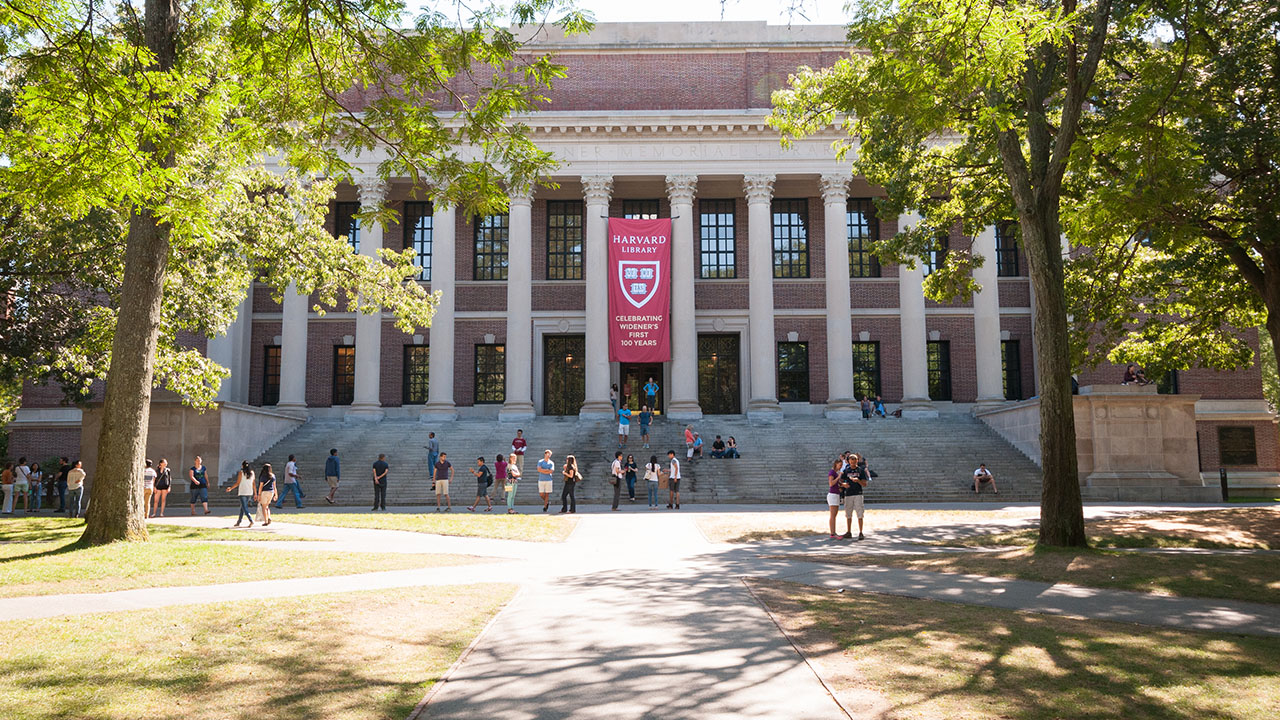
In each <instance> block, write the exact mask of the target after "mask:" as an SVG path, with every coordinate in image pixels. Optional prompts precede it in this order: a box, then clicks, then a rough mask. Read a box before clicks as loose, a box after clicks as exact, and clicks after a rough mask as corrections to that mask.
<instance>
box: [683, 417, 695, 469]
mask: <svg viewBox="0 0 1280 720" xmlns="http://www.w3.org/2000/svg"><path fill="white" fill-rule="evenodd" d="M684 448H685V450H686V451H687V452H686V453H685V459H687V460H692V459H693V426H692V425H685V426H684Z"/></svg>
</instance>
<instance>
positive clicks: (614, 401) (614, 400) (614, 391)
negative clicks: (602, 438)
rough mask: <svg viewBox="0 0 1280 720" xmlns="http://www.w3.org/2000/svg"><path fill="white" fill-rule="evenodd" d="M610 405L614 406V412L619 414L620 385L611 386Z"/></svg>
mask: <svg viewBox="0 0 1280 720" xmlns="http://www.w3.org/2000/svg"><path fill="white" fill-rule="evenodd" d="M609 404H611V405H613V411H614V412H615V413H616V412H618V383H614V384H612V385H610V386H609Z"/></svg>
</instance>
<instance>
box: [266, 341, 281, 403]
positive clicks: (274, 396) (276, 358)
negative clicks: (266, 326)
mask: <svg viewBox="0 0 1280 720" xmlns="http://www.w3.org/2000/svg"><path fill="white" fill-rule="evenodd" d="M262 404H263V405H264V406H268V407H269V406H271V405H279V404H280V346H279V345H264V346H263V347H262Z"/></svg>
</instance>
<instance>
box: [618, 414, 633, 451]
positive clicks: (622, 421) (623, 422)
mask: <svg viewBox="0 0 1280 720" xmlns="http://www.w3.org/2000/svg"><path fill="white" fill-rule="evenodd" d="M630 435H631V408H625V407H624V408H622V409H621V410H619V411H618V447H625V446H626V444H627V437H628V436H630Z"/></svg>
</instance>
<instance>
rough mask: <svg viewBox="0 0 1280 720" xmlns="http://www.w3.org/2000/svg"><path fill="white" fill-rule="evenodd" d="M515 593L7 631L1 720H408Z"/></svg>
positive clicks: (169, 614) (486, 591) (351, 600)
mask: <svg viewBox="0 0 1280 720" xmlns="http://www.w3.org/2000/svg"><path fill="white" fill-rule="evenodd" d="M514 592H515V588H514V587H512V586H508V585H474V586H455V587H443V588H430V589H427V588H411V589H403V590H390V591H374V592H361V593H348V594H334V595H317V596H310V597H304V598H284V599H271V600H260V601H240V602H236V603H234V604H228V603H222V604H220V605H217V606H212V605H210V606H183V607H172V608H163V609H157V610H143V611H136V612H123V613H111V614H98V615H82V616H76V617H67V618H56V619H48V620H23V621H21V622H8V623H3V624H0V628H2V630H0V676H3V677H4V682H3V683H0V717H3V718H6V720H81V719H84V718H93V719H94V720H137V719H138V718H147V719H148V720H224V719H225V718H271V720H304V719H308V720H309V719H310V718H325V719H326V720H382V719H384V718H404V717H407V716H408V715H409V713H410V712H411V711H412V710H413V708H414V706H415V705H416V704H417V703H418V702H419V701H420V700H421V699H422V697H423V695H424V694H425V693H426V691H427V690H428V689H429V688H430V687H431V685H433V684H434V683H435V682H436V681H437V680H438V679H439V678H440V676H441V674H442V673H443V672H444V671H445V670H446V669H447V668H448V667H449V666H450V665H451V664H452V663H453V662H454V661H455V660H456V659H457V658H458V657H459V656H460V655H461V653H462V652H463V650H465V649H466V647H467V645H468V644H469V643H470V642H471V640H472V639H473V638H474V637H475V636H476V635H477V634H478V633H479V632H480V630H481V629H482V628H483V627H484V624H485V623H486V622H487V621H488V620H489V618H490V617H492V615H493V614H494V613H495V612H496V611H497V610H498V608H500V607H501V606H502V604H503V603H505V602H506V601H507V600H509V599H510V598H511V596H512V595H513V594H514ZM495 692H497V690H495Z"/></svg>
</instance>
